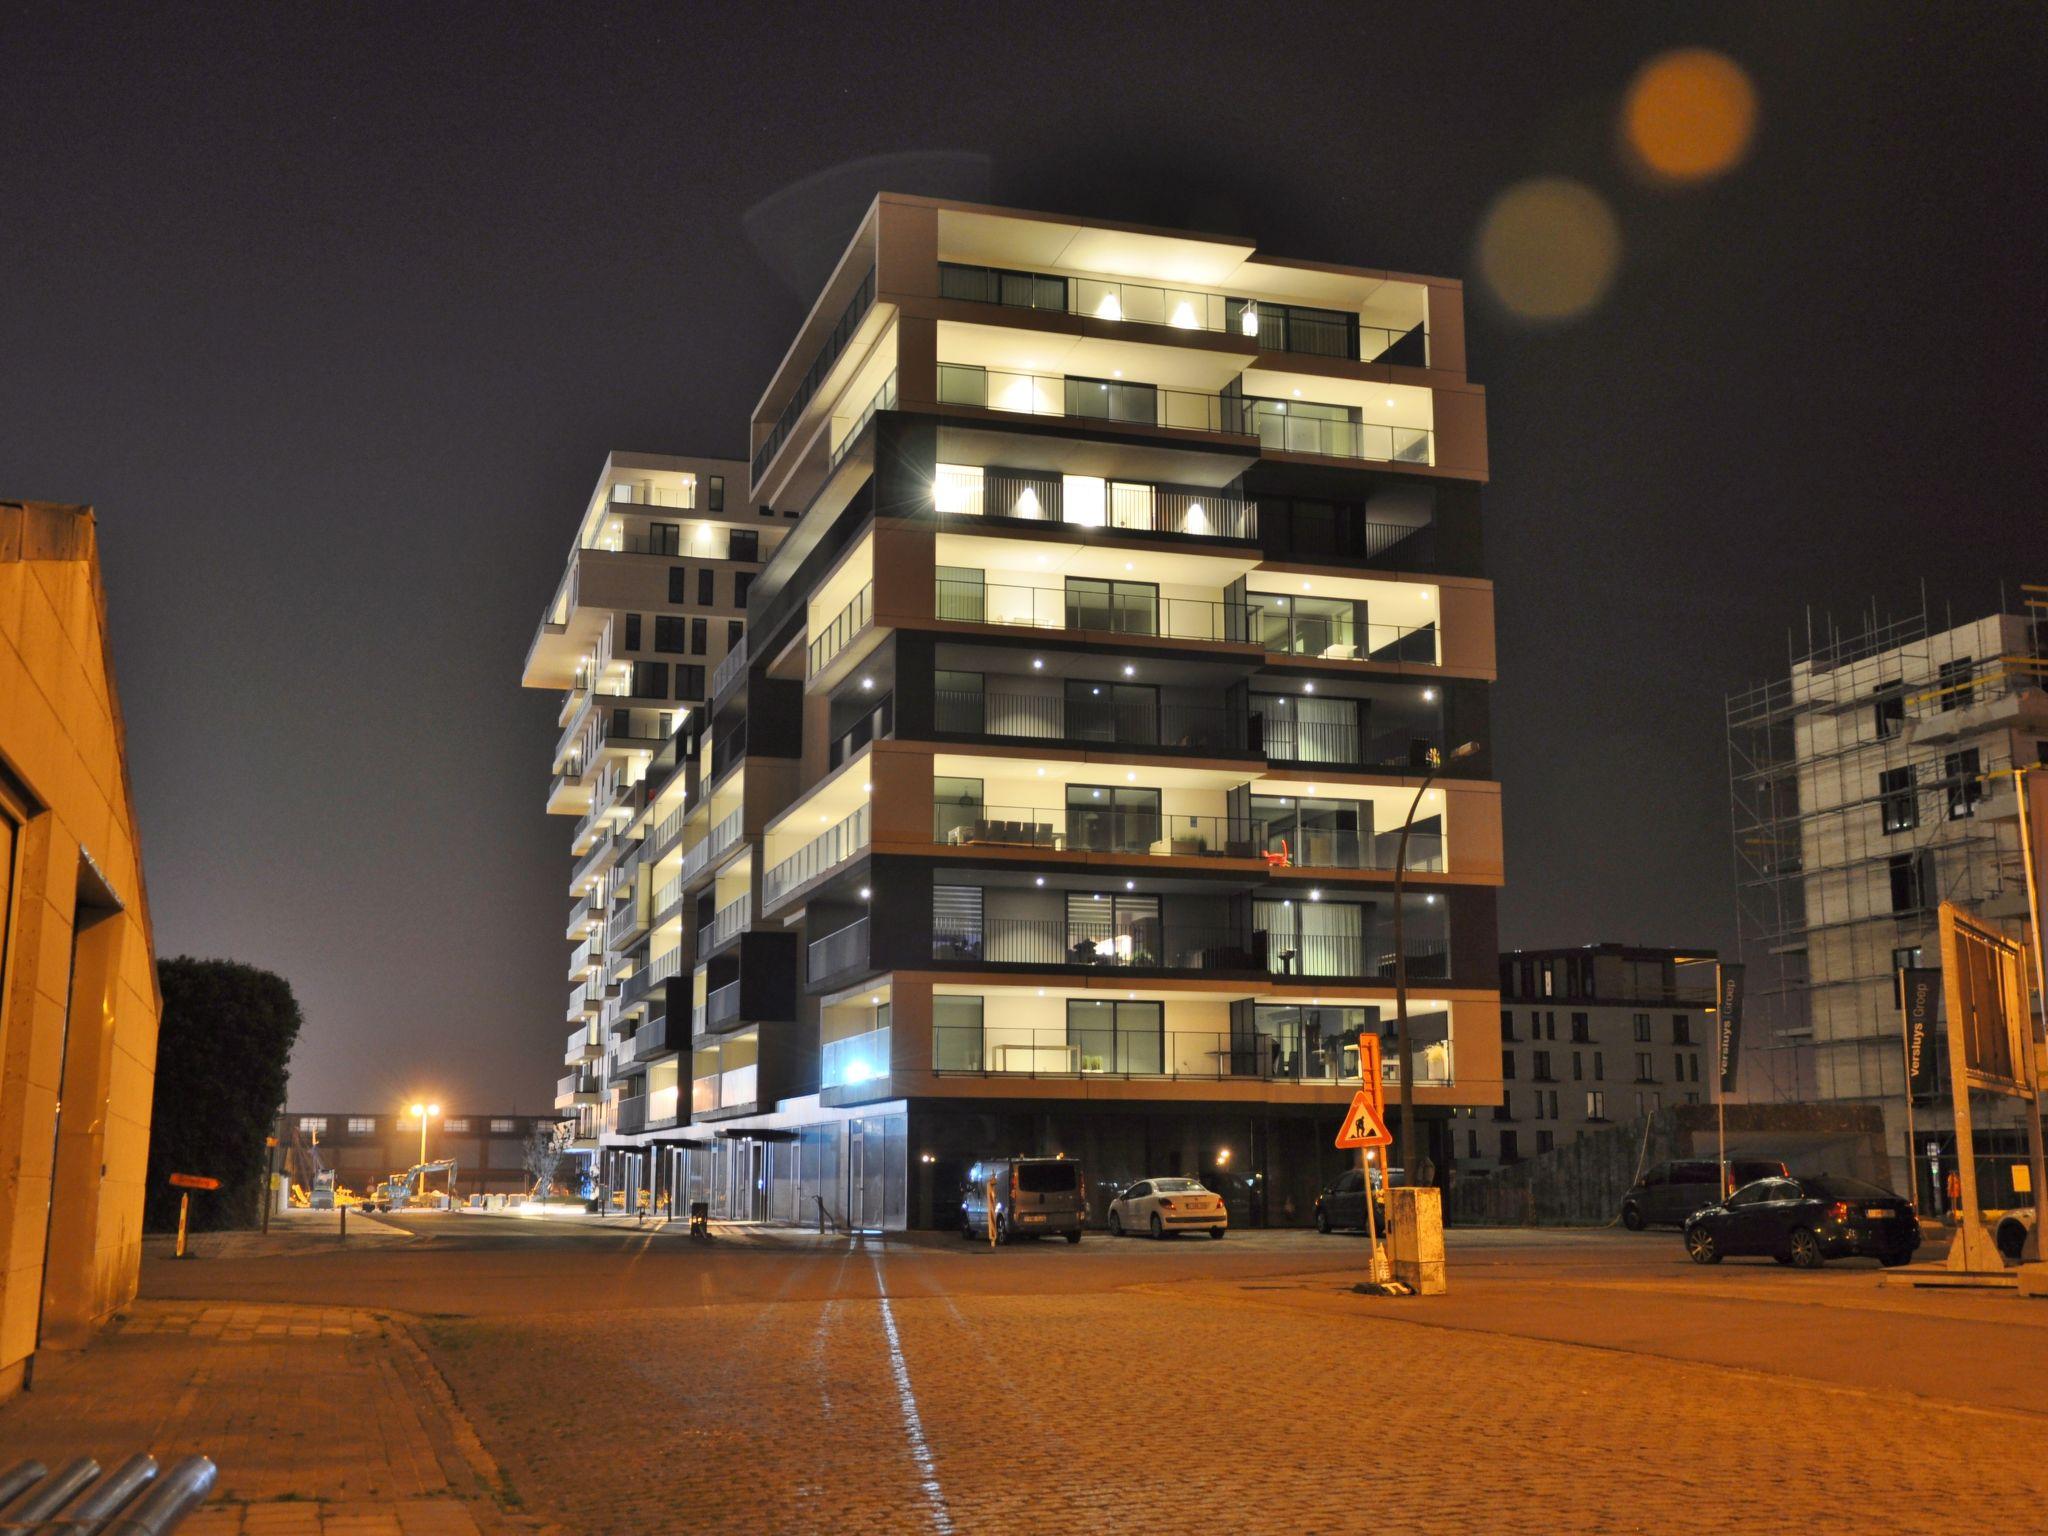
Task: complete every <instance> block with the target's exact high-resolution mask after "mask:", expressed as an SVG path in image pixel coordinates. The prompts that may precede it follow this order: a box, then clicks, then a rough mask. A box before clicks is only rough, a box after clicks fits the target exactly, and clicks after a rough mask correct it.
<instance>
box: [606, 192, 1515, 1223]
mask: <svg viewBox="0 0 2048 1536" xmlns="http://www.w3.org/2000/svg"><path fill="white" fill-rule="evenodd" d="M1462 306H1463V295H1462V289H1461V287H1460V285H1459V284H1457V283H1455V282H1449V281H1444V280H1440V279H1434V278H1418V277H1406V276H1401V275H1397V274H1391V273H1386V272H1378V271H1371V270H1367V269H1361V268H1353V267H1343V266H1334V265H1326V264H1320V263H1308V262H1300V261H1294V260H1288V259H1282V258H1278V257H1272V256H1268V255H1266V254H1264V253H1262V252H1260V251H1259V250H1258V248H1257V247H1256V245H1255V244H1253V243H1252V242H1249V241H1244V240H1234V239H1225V238H1220V237H1212V236H1202V235H1189V234H1180V233H1175V232H1170V231H1160V230H1150V229H1138V228H1132V227H1127V226H1117V225H1108V224H1101V223H1094V222H1090V221H1083V220H1074V219H1063V218H1053V217H1048V216H1042V215H1036V214H1024V213H1015V212H1011V211H1007V210H1002V209H992V208H984V207H976V206H970V205H963V204H955V203H945V202H938V201H932V200H928V199H921V198H913V197H901V196H895V195H886V194H885V195H884V196H882V197H880V198H878V199H877V200H876V201H875V202H874V204H872V205H871V207H870V209H869V211H868V213H867V215H866V217H865V219H864V220H863V222H862V224H861V226H860V228H859V230H858V231H857V232H856V234H855V235H854V238H853V239H852V241H851V242H850V243H849V245H848V246H847V248H846V250H845V253H844V254H843V256H842V257H841V259H840V261H839V263H838V266H837V268H836V269H835V271H834V272H833V274H832V276H831V278H830V279H829V281H828V282H827V283H826V285H825V287H824V290H823V291H822V292H821V293H820V295H819V296H818V298H817V301H816V303H815V305H814V306H813V308H812V310H811V312H810V315H809V317H808V318H807V319H806V321H805V322H804V324H803V326H802V327H801V329H800V330H799V332H798V334H797V336H796V339H795V340H794V342H793V343H792V344H791V346H790V348H789V349H788V352H787V354H786V356H785V357H784V360H783V362H782V364H781V365H780V367H779V368H778V369H777V370H776V372H775V374H774V376H773V378H772V379H771V381H770V383H769V385H768V388H767V389H766V391H765V392H764V393H763V395H762V396H761V398H760V401H759V403H758V404H757V406H756V407H755V410H754V413H753V420H752V435H751V447H752V454H753V456H752V461H751V464H750V465H749V466H748V472H747V483H748V485H749V492H748V500H749V501H750V502H751V503H752V504H753V507H754V509H755V512H754V515H755V518H756V519H757V520H758V521H759V522H760V523H761V525H762V526H764V527H766V526H770V525H771V524H772V525H774V526H779V527H783V528H785V529H786V534H785V537H784V538H783V540H782V542H781V544H780V546H779V547H778V548H777V549H776V550H775V551H774V552H773V554H772V557H770V558H768V560H767V564H766V568H765V570H764V571H763V572H762V574H761V576H760V578H759V579H758V580H757V581H756V582H755V583H754V584H753V587H752V590H751V593H750V595H749V602H748V631H747V634H748V639H747V643H746V651H745V656H744V659H743V661H741V662H738V663H730V664H728V665H727V666H726V667H725V668H722V669H721V670H720V672H719V674H718V676H717V677H716V678H715V679H714V682H713V686H712V691H711V698H710V700H709V704H708V708H707V711H706V716H705V718H703V719H702V720H695V719H693V720H690V721H688V722H685V723H684V725H683V727H682V731H681V734H680V735H679V736H678V738H677V740H676V742H675V745H674V749H673V751H672V752H671V754H670V755H669V757H668V759H667V760H666V762H665V763H661V764H657V765H656V767H655V770H654V774H653V776H652V777H650V779H649V780H648V788H647V790H646V796H647V798H648V799H649V802H650V803H649V806H648V809H647V811H646V813H645V816H646V821H647V822H648V823H651V824H653V825H655V826H657V827H659V826H664V825H671V822H670V820H669V818H671V817H675V816H676V815H677V813H678V812H680V813H681V814H680V819H679V820H676V821H674V822H673V823H672V826H673V840H670V839H669V838H668V837H667V836H657V837H656V838H655V839H654V840H653V841H652V842H651V843H643V845H642V847H641V849H640V861H641V864H642V866H643V867H647V868H651V869H652V871H653V874H652V879H653V882H654V885H655V888H656V889H657V890H663V891H665V890H669V889H670V886H669V884H668V882H669V881H670V880H671V879H673V880H674V881H675V882H676V885H675V886H674V889H673V895H674V900H675V904H676V906H677V908H678V909H679V910H680V912H681V913H682V914H684V915H683V917H682V919H681V921H680V923H679V932H680V934H681V935H682V936H683V937H682V939H681V940H680V941H679V943H678V945H677V949H678V950H682V951H685V952H686V953H685V958H683V959H682V960H681V961H679V962H678V964H679V966H680V969H678V971H677V973H676V980H675V981H673V982H671V983H670V987H671V989H672V991H673V992H674V993H675V996H674V997H673V1000H672V1001H671V1003H670V1005H669V1007H668V1012H667V1019H668V1035H667V1037H666V1040H665V1044H666V1045H667V1046H668V1047H669V1048H671V1049H673V1048H677V1047H680V1046H682V1045H683V1044H685V1042H683V1041H681V1040H680V1039H679V1038H678V1037H677V1032H678V1030H679V1027H680V1023H681V1020H682V1018H683V1017H684V1014H685V1010H687V1014H688V1017H689V1019H690V1026H689V1027H690V1037H689V1039H688V1041H687V1042H686V1043H687V1047H688V1050H687V1056H686V1057H683V1056H679V1057H678V1062H679V1065H678V1068H677V1072H678V1075H677V1078H676V1080H675V1082H674V1084H673V1088H674V1091H675V1094H676V1098H675V1100H674V1101H673V1108H674V1114H673V1116H671V1115H670V1114H669V1113H668V1110H669V1107H670V1104H671V1101H670V1100H669V1099H668V1098H667V1094H668V1092H669V1090H670V1084H669V1083H668V1082H667V1081H665V1080H664V1081H662V1082H660V1083H659V1084H657V1081H656V1078H655V1076H654V1074H653V1071H652V1070H651V1069H650V1071H649V1073H648V1075H647V1077H646V1079H645V1087H644V1089H643V1091H642V1096H643V1097H644V1103H645V1109H646V1113H647V1117H648V1119H647V1123H646V1129H645V1131H644V1132H643V1133H642V1134H641V1135H640V1136H639V1137H638V1139H637V1141H636V1142H635V1144H634V1145H633V1146H632V1147H631V1148H630V1149H625V1150H622V1151H621V1152H620V1153H619V1154H617V1155H616V1156H614V1157H613V1158H611V1159H608V1161H607V1164H606V1171H607V1177H608V1179H609V1180H610V1181H611V1182H612V1183H613V1184H614V1186H616V1187H625V1188H629V1189H632V1190H634V1191H636V1192H637V1191H639V1190H642V1189H652V1190H654V1191H655V1192H656V1194H657V1195H658V1196H663V1197H666V1196H667V1195H673V1196H675V1197H676V1198H678V1199H683V1198H691V1199H704V1200H706V1201H707V1203H709V1204H710V1205H711V1206H712V1208H713V1213H714V1214H715V1215H719V1216H725V1217H731V1218H738V1219H748V1218H754V1219H767V1220H784V1221H795V1220H811V1219H815V1218H816V1216H817V1215H818V1214H820V1212H821V1211H822V1213H823V1214H824V1215H825V1216H827V1217H828V1218H829V1219H832V1220H834V1221H837V1222H840V1223H843V1224H846V1225H850V1226H853V1227H856V1228H896V1227H902V1226H905V1225H910V1226H929V1225H945V1224H948V1223H950V1222H951V1221H952V1220H953V1219H954V1218H955V1214H956V1212H957V1203H956V1196H957V1191H958V1188H959V1186H960V1183H961V1181H962V1179H963V1176H964V1173H965V1170H966V1169H967V1167H968V1166H969V1165H970V1164H971V1163H973V1162H974V1161H975V1160H977V1159H979V1158H983V1157H987V1156H991V1155H1005V1154H1010V1153H1017V1152H1026V1153H1034V1152H1035V1153H1046V1154H1052V1153H1064V1154H1065V1155H1067V1156H1069V1157H1073V1158H1078V1159H1079V1160H1080V1161H1081V1162H1082V1165H1083V1168H1084V1170H1085V1172H1086V1175H1087V1178H1088V1180H1089V1183H1090V1187H1091V1189H1092V1190H1093V1191H1095V1192H1096V1199H1095V1201H1094V1204H1095V1206H1096V1209H1097V1214H1098V1215H1099V1214H1100V1205H1101V1199H1102V1192H1103V1191H1106V1190H1107V1189H1108V1188H1110V1187H1111V1186H1113V1185H1116V1184H1119V1183H1122V1182H1126V1181H1128V1180H1131V1179H1135V1178H1138V1177H1141V1176H1145V1175H1149V1174H1166V1173H1183V1174H1200V1175H1202V1176H1204V1177H1206V1178H1208V1179H1209V1180H1210V1181H1211V1182H1212V1183H1213V1184H1214V1185H1215V1186H1216V1187H1217V1188H1219V1189H1221V1190H1222V1191H1223V1192H1224V1193H1225V1195H1226V1198H1227V1199H1228V1200H1229V1201H1230V1203H1231V1206H1232V1211H1233V1219H1234V1220H1235V1221H1237V1222H1239V1223H1241V1224H1260V1223H1272V1224H1284V1223H1287V1222H1291V1221H1295V1222H1298V1221H1305V1220H1307V1219H1308V1213H1309V1210H1310V1207H1311V1205H1312V1203H1313V1200H1314V1197H1315V1194H1316V1191H1317V1189H1318V1188H1319V1187H1320V1186H1321V1184H1322V1183H1323V1182H1324V1181H1325V1180H1326V1179H1327V1178H1328V1177H1329V1176H1330V1175H1332V1174H1333V1173H1334V1172H1335V1171H1336V1170H1337V1169H1338V1168H1339V1167H1341V1166H1345V1165H1346V1164H1347V1163H1348V1162H1349V1160H1350V1155H1349V1154H1340V1153H1338V1152H1336V1151H1335V1150H1334V1148H1332V1146H1331V1144H1330V1143H1331V1139H1332V1136H1333V1134H1334V1129H1335V1124H1336V1121H1337V1119H1338V1118H1339V1117H1340V1115H1341V1113H1342V1109H1343V1106H1344V1105H1345V1104H1346V1103H1347V1102H1348V1100H1349V1098H1350V1095H1351V1093H1352V1091H1353V1090H1354V1088H1355V1087H1356V1073H1357V1051H1356V1044H1355V1040H1356V1036H1357V1034H1358V1032H1359V1031H1360V1030H1362V1029H1377V1030H1379V1031H1380V1032H1381V1034H1382V1035H1383V1036H1385V1037H1387V1039H1388V1041H1389V1045H1388V1051H1387V1057H1388V1074H1389V1082H1390V1083H1391V1082H1392V1080H1393V1073H1394V1063H1393V1052H1392V1047H1391V1038H1392V1033H1393V1021H1394V1006H1393V1003H1394V986H1393V975H1394V944H1393V936H1392V914H1393V907H1392V902H1393V898H1394V887H1395V882H1396V871H1395V867H1394V866H1395V863H1396V858H1397V849H1398V846H1399V843H1400V830H1401V827H1402V824H1403V821H1404V819H1405V818H1407V816H1408V814H1409V810H1410V806H1411V803H1413V804H1415V814H1414V820H1413V824H1412V828H1411V834H1410V839H1409V845H1408V856H1407V867H1406V869H1405V871H1403V872H1402V882H1403V884H1404V886H1405V894H1404V895H1403V898H1402V900H1403V911H1402V916H1403V923H1404V928H1405V946H1404V947H1405V949H1406V953H1407V958H1408V966H1407V969H1408V977H1409V984H1410V996H1411V1002H1410V1015H1411V1019H1412V1023H1413V1029H1414V1039H1415V1049H1414V1055H1413V1061H1414V1074H1415V1081H1416V1083H1417V1085H1418V1086H1417V1089H1416V1101H1417V1104H1418V1106H1419V1116H1420V1125H1421V1128H1422V1129H1423V1131H1424V1132H1425V1133H1426V1134H1427V1136H1428V1138H1429V1141H1428V1145H1429V1148H1430V1150H1431V1152H1432V1155H1433V1160H1434V1161H1435V1163H1436V1164H1437V1165H1438V1166H1439V1167H1440V1168H1442V1167H1447V1166H1448V1165H1449V1163H1450V1160H1451V1158H1452V1157H1453V1155H1454V1153H1455V1150H1456V1149H1455V1147H1454V1146H1453V1144H1452V1139H1451V1137H1450V1135H1449V1131H1450V1129H1451V1121H1452V1116H1453V1113H1454V1111H1456V1110H1458V1109H1460V1108H1464V1107H1474V1106H1487V1107H1488V1108H1490V1107H1491V1106H1492V1105H1494V1104H1495V1103H1497V1102H1498V1100H1499V1096H1500V1089H1501V1078H1500V1062H1501V1056H1500V1040H1499V1030H1498V1028H1497V1008H1498V996H1497V989H1496V975H1495V966H1496V962H1497V958H1498V945H1497V942H1496V937H1495V933H1496V925H1495V905H1496V893H1497V889H1498V887H1499V885H1500V883H1501V881H1502V860H1501V832H1500V807H1499V791H1498V786H1497V784H1495V783H1494V782H1493V780H1492V777H1491V773H1492V770H1491V766H1490V765H1491V752H1490V740H1489V734H1490V733H1489V728H1488V714H1489V709H1488V705H1489V695H1490V690H1491V687H1492V683H1493V679H1494V675H1495V674H1494V640H1493V594H1492V587H1491V584H1490V583H1489V582H1487V581H1486V580H1485V579H1484V578H1482V577H1481V576H1480V574H1479V571H1480V541H1479V487H1480V485H1481V484H1482V483H1483V482H1484V480H1485V477H1486V438H1485V416H1484V396H1483V393H1482V392H1481V391H1480V390H1479V388H1478V387H1477V386H1475V385H1473V384H1472V383H1471V382H1470V381H1469V380H1468V378H1467V376H1466V370H1465V348H1464V323H1463V307H1462ZM763 553H764V555H766V554H767V553H768V552H767V551H765V550H764V551H763ZM1461 748H1462V749H1464V750H1463V751H1459V749H1461ZM1453 752H1459V755H1458V756H1457V757H1456V758H1455V759H1454V760H1451V761H1448V762H1445V763H1444V764H1443V766H1442V768H1441V776H1440V777H1437V778H1436V779H1435V780H1434V782H1433V783H1432V784H1431V785H1430V786H1429V787H1428V788H1427V790H1423V779H1424V777H1425V775H1426V774H1427V773H1428V771H1429V767H1430V764H1431V762H1432V759H1433V756H1441V757H1444V758H1449V757H1450V754H1451V753H1453ZM656 780H659V782H658V783H657V782H656ZM1419 791H1420V792H1421V799H1420V801H1419V803H1417V801H1416V797H1417V794H1418V792H1419ZM671 871H673V874H672V875H671V873H670V872H671ZM663 910H666V908H663ZM668 952H669V951H666V950H664V951H662V953H668ZM655 963H656V965H658V964H659V961H658V960H657V961H656V962H655ZM628 986H629V988H630V982H629V983H628ZM635 1049H636V1054H637V1053H638V1048H637V1047H636V1048H635ZM632 1099H633V1095H631V1094H630V1093H629V1094H628V1095H627V1096H626V1097H625V1098H624V1099H623V1100H622V1102H625V1103H631V1102H632ZM657 1109H658V1110H659V1111H660V1112H659V1113H657ZM628 1123H631V1122H630V1117H629V1121H628Z"/></svg>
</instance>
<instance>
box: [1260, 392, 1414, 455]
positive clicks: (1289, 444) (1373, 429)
mask: <svg viewBox="0 0 2048 1536" xmlns="http://www.w3.org/2000/svg"><path fill="white" fill-rule="evenodd" d="M1257 405H1258V409H1256V410H1255V411H1252V412H1249V413H1248V414H1247V415H1246V416H1245V417H1244V418H1242V419H1243V420H1245V421H1247V422H1248V423H1249V424H1248V425H1244V426H1240V427H1239V428H1237V430H1239V431H1248V432H1252V433H1254V434H1256V436H1257V437H1258V439H1259V446H1260V447H1261V448H1264V449H1267V450H1268V451H1270V452H1274V453H1312V454H1317V455H1319V456H1321V457H1323V458H1328V459H1369V460H1373V461H1375V462H1379V463H1388V464H1434V463H1435V462H1436V434H1435V433H1434V432H1432V431H1430V430H1429V429H1428V428H1427V427H1402V426H1393V425H1390V424H1386V423H1381V422H1371V421H1331V420H1328V419H1326V418H1323V417H1320V416H1304V415H1301V414H1299V413H1297V412H1290V411H1287V410H1286V409H1285V402H1281V401H1273V402H1267V401H1259V402H1257Z"/></svg>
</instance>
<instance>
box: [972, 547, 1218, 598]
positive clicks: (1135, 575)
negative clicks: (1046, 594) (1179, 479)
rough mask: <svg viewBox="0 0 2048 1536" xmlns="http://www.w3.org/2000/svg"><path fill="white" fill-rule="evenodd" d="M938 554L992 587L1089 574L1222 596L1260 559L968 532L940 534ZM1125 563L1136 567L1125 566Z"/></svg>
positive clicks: (1057, 580)
mask: <svg viewBox="0 0 2048 1536" xmlns="http://www.w3.org/2000/svg"><path fill="white" fill-rule="evenodd" d="M936 558H937V561H938V563H939V564H940V565H946V566H972V567H975V568H978V569H981V570H984V571H986V572H987V573H988V581H989V584H990V585H992V586H1002V585H1006V584H1007V585H1010V586H1019V587H1028V586H1038V585H1046V586H1058V585H1059V584H1060V582H1061V580H1062V579H1064V578H1065V577H1068V576H1088V577H1098V578H1100V579H1102V580H1104V581H1144V582H1154V583H1158V584H1160V585H1164V586H1171V587H1181V586H1186V587H1200V588H1202V589H1203V590H1204V591H1205V592H1207V591H1210V590H1212V589H1213V591H1214V594H1215V596H1216V597H1217V598H1220V597H1221V596H1222V592H1223V588H1225V587H1227V586H1228V585H1230V583H1231V582H1233V581H1235V580H1236V579H1237V578H1238V577H1240V576H1243V575H1245V574H1246V573H1247V572H1249V571H1251V570H1252V569H1253V568H1254V567H1255V566H1256V565H1257V564H1258V561H1257V560H1254V559H1232V558H1231V557H1229V556H1227V555H1182V554H1168V553H1166V552H1164V551H1161V550H1154V549H1148V550H1146V551H1144V552H1143V553H1142V554H1134V553H1131V552H1128V551H1125V550H1122V549H1115V548H1105V547H1103V546H1102V545H1099V544H1078V543H1068V542H1064V541H1054V540H1050V539H1024V538H1003V537H1001V536H991V537H983V536H981V535H977V534H965V533H942V534H940V535H939V537H938V543H937V550H936ZM1126 566H1129V567H1131V568H1132V569H1129V570H1126V569H1125V567H1126Z"/></svg>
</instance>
